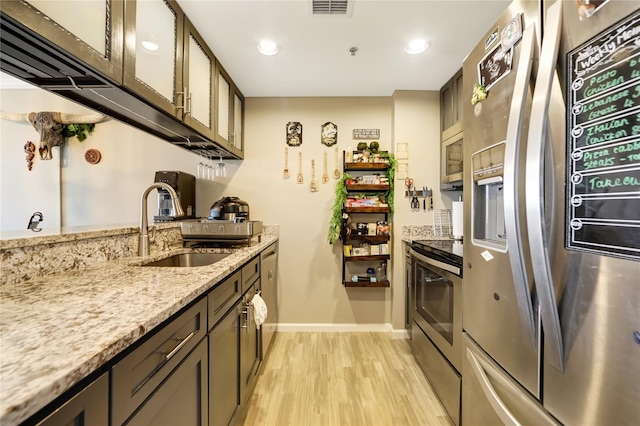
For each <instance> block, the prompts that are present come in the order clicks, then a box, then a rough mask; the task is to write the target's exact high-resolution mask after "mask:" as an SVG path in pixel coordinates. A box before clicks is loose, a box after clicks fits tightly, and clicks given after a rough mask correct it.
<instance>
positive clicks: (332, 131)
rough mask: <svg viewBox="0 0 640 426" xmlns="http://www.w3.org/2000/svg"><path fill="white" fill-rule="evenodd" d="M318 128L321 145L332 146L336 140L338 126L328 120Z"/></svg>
mask: <svg viewBox="0 0 640 426" xmlns="http://www.w3.org/2000/svg"><path fill="white" fill-rule="evenodd" d="M320 129H321V137H322V144H323V145H326V146H333V145H335V144H336V143H337V142H338V126H336V125H335V124H333V123H331V122H330V121H328V122H326V123H324V124H323V125H322V126H321V127H320Z"/></svg>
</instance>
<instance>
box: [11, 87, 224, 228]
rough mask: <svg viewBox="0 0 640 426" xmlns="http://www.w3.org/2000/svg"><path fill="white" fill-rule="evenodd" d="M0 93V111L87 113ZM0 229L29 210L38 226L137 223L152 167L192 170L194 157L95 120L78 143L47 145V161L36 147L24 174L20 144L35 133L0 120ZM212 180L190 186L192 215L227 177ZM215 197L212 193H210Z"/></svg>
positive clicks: (204, 211)
mask: <svg viewBox="0 0 640 426" xmlns="http://www.w3.org/2000/svg"><path fill="white" fill-rule="evenodd" d="M0 95H1V96H2V98H1V100H0V108H1V109H2V111H4V112H31V111H62V112H67V113H90V112H94V111H91V110H90V109H87V108H85V107H83V106H80V105H78V104H75V103H73V102H70V101H68V100H66V99H64V98H61V97H59V96H57V95H55V94H52V93H49V92H46V91H44V90H40V89H19V90H16V89H6V90H2V91H1V93H0ZM0 125H1V126H2V127H1V128H2V133H1V139H0V154H1V155H0V161H1V162H0V165H1V167H2V168H1V170H0V173H1V175H0V176H1V178H2V179H1V182H0V205H1V210H0V211H1V213H2V215H1V217H0V230H1V231H3V232H4V231H11V230H20V229H24V228H25V227H26V224H27V221H28V219H29V217H30V216H31V214H32V213H33V212H34V211H36V210H38V211H42V213H43V214H44V217H45V220H44V221H43V222H42V224H41V227H42V228H58V227H60V226H63V227H75V226H84V225H111V224H137V223H139V221H140V210H141V195H142V193H143V191H144V190H145V188H146V187H147V186H148V185H150V184H151V183H153V180H154V174H155V171H157V170H181V171H184V172H187V173H191V174H193V175H196V166H197V163H198V162H199V161H200V157H199V156H197V155H195V154H193V153H191V152H188V151H186V150H184V149H181V148H178V147H175V146H173V145H171V144H170V143H168V142H165V141H164V140H162V139H159V138H157V137H155V136H152V135H149V134H147V133H144V132H142V131H140V130H138V129H136V128H134V127H131V126H129V125H125V124H122V123H121V122H119V121H116V120H108V121H105V122H102V123H98V124H97V125H96V127H95V131H94V133H93V134H92V135H90V136H89V137H88V138H87V139H86V140H85V141H83V142H79V141H78V140H77V139H76V138H69V140H68V142H67V144H66V145H64V146H63V147H62V149H59V148H54V150H53V157H54V158H53V160H49V161H44V160H41V159H40V158H39V155H38V154H37V152H36V158H35V159H34V164H33V170H31V171H30V172H29V171H27V168H26V163H25V161H24V158H25V154H24V153H23V151H22V150H23V145H24V143H25V142H26V141H27V140H31V141H33V142H34V143H35V144H36V146H37V145H38V142H39V136H38V133H37V132H36V131H35V129H33V127H32V126H31V125H30V124H28V123H27V124H21V123H14V122H10V121H6V120H2V121H1V122H0ZM89 148H95V149H98V150H99V151H100V152H101V154H102V160H101V161H100V163H98V164H96V165H91V164H89V163H88V162H86V161H85V159H84V154H85V152H86V150H87V149H89ZM229 169H230V173H229V176H230V177H228V178H226V179H219V180H217V181H215V182H209V181H198V182H197V183H196V192H197V193H196V197H197V200H200V201H199V202H198V201H196V202H197V205H196V212H197V214H198V215H201V216H208V214H209V207H210V206H211V204H212V201H213V200H215V199H217V198H219V194H221V193H222V192H223V188H224V187H225V186H226V185H227V184H228V182H229V180H230V179H231V177H232V175H233V171H234V168H233V167H229ZM216 197H217V198H216ZM157 206H158V202H157V197H156V195H155V193H154V192H152V193H151V194H150V196H149V202H148V210H149V218H150V220H152V219H153V216H154V215H155V214H157Z"/></svg>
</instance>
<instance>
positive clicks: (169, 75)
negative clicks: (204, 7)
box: [123, 0, 186, 119]
mask: <svg viewBox="0 0 640 426" xmlns="http://www.w3.org/2000/svg"><path fill="white" fill-rule="evenodd" d="M150 16H153V19H149V17H150ZM183 25H184V14H183V12H182V10H181V9H180V8H179V7H178V5H177V4H176V3H175V2H173V1H160V0H159V1H135V0H126V1H125V40H126V43H125V49H124V79H123V80H124V81H123V82H124V86H125V87H126V88H128V89H130V90H132V91H133V92H135V93H136V94H137V95H138V96H141V97H142V98H144V99H145V100H147V101H148V102H150V103H152V104H153V105H154V106H156V107H157V108H160V109H162V110H163V111H164V112H166V113H167V114H170V115H172V116H174V117H176V118H178V119H182V109H183V104H184V102H185V101H186V99H185V97H184V95H183V94H182V90H183V79H182V57H183V44H184V43H183V41H184V30H183Z"/></svg>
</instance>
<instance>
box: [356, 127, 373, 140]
mask: <svg viewBox="0 0 640 426" xmlns="http://www.w3.org/2000/svg"><path fill="white" fill-rule="evenodd" d="M353 139H380V129H353Z"/></svg>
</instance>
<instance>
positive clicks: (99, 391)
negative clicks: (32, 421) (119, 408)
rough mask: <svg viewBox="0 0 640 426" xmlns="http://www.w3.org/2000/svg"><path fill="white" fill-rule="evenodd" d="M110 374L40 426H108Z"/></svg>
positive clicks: (78, 395) (101, 378) (52, 414)
mask: <svg viewBox="0 0 640 426" xmlns="http://www.w3.org/2000/svg"><path fill="white" fill-rule="evenodd" d="M108 424H109V374H108V373H105V374H103V375H102V376H100V378H98V379H97V380H96V381H95V382H93V383H91V384H90V385H89V386H87V387H86V388H85V389H84V390H82V391H81V392H80V393H79V394H77V395H76V396H74V397H73V398H71V399H70V400H69V401H67V402H66V403H65V404H64V405H62V406H61V407H60V408H58V409H57V410H56V411H54V412H53V413H51V414H50V415H49V416H48V417H47V418H45V419H44V420H43V421H42V422H40V423H38V425H39V426H58V425H72V426H108Z"/></svg>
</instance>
